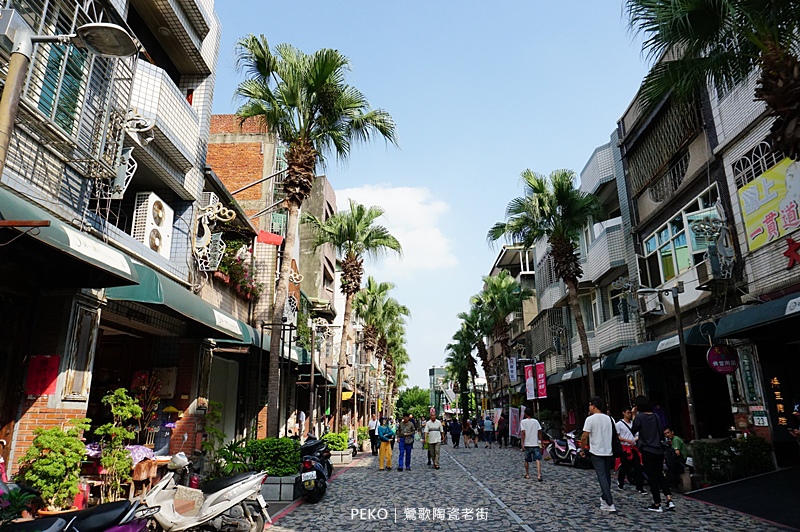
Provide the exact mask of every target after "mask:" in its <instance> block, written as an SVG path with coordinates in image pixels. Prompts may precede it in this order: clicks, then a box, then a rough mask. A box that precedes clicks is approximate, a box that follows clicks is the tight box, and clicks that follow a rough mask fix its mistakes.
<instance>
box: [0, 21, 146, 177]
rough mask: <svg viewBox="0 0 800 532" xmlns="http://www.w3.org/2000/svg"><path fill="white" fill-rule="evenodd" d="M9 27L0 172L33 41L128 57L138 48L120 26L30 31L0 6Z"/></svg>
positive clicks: (1, 111) (0, 101) (0, 113)
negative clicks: (59, 31) (10, 41)
mask: <svg viewBox="0 0 800 532" xmlns="http://www.w3.org/2000/svg"><path fill="white" fill-rule="evenodd" d="M0 20H3V21H4V22H5V24H6V25H7V27H8V28H9V31H11V30H16V31H15V34H14V44H13V47H12V49H11V59H10V61H9V63H8V75H7V76H6V84H5V87H3V94H2V97H0V175H2V173H3V169H4V168H5V165H6V159H7V158H8V146H9V144H10V143H11V135H12V134H13V133H14V121H15V120H16V118H17V113H18V111H19V99H20V95H21V94H22V86H23V83H24V82H25V74H26V71H27V70H28V65H29V64H30V61H31V56H32V55H33V45H34V44H35V43H57V44H74V45H75V46H77V47H78V48H83V49H85V50H88V51H90V52H92V53H93V54H95V55H99V56H101V57H112V58H120V57H130V56H132V55H134V54H136V53H137V52H138V51H139V46H138V45H137V44H136V42H134V40H133V37H131V35H130V34H129V33H128V32H127V31H125V29H124V28H122V27H121V26H117V25H116V24H109V23H106V22H93V23H90V24H84V25H83V26H80V27H78V28H77V29H76V30H75V33H73V34H68V35H33V32H32V31H31V29H30V27H28V25H27V23H26V22H25V21H24V20H22V18H21V17H20V16H19V15H18V14H17V12H16V11H15V10H13V9H3V10H0Z"/></svg>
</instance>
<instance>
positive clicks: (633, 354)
mask: <svg viewBox="0 0 800 532" xmlns="http://www.w3.org/2000/svg"><path fill="white" fill-rule="evenodd" d="M715 337H716V325H715V324H714V322H712V321H708V322H703V323H698V324H697V325H693V326H691V327H687V328H685V329H684V330H683V339H684V341H685V342H686V345H687V346H690V345H696V346H706V347H710V346H711V344H712V343H713V340H714V338H715ZM679 347H680V339H679V338H678V335H677V334H673V335H672V336H668V337H667V338H662V339H661V340H653V341H651V342H644V343H642V344H636V345H631V346H628V347H626V348H624V349H623V350H622V351H620V353H619V356H618V357H617V364H618V365H637V364H639V361H641V360H644V359H646V358H650V357H653V356H655V355H658V354H660V353H667V352H669V351H672V350H673V349H678V348H679Z"/></svg>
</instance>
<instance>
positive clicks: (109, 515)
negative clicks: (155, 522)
mask: <svg viewBox="0 0 800 532" xmlns="http://www.w3.org/2000/svg"><path fill="white" fill-rule="evenodd" d="M158 511H159V507H158V506H151V507H147V506H142V505H141V503H140V502H139V501H134V502H130V501H114V502H109V503H106V504H100V505H97V506H95V507H94V508H89V509H88V510H79V511H77V512H67V513H64V514H61V515H60V516H58V517H45V518H43V519H34V520H32V521H21V522H16V523H11V524H9V525H7V526H6V527H5V528H4V529H3V531H4V532H5V531H10V532H17V531H20V532H21V531H26V530H42V531H45V530H46V531H48V532H143V531H144V530H147V520H148V519H149V518H150V517H152V516H153V515H155V514H156V513H158Z"/></svg>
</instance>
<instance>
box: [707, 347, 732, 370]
mask: <svg viewBox="0 0 800 532" xmlns="http://www.w3.org/2000/svg"><path fill="white" fill-rule="evenodd" d="M706 359H707V360H708V366H709V367H710V368H711V369H713V370H714V371H716V372H717V373H720V374H722V375H727V374H729V373H734V372H735V371H736V370H737V369H738V368H739V353H737V352H736V349H734V348H733V347H731V346H729V345H725V344H720V345H712V346H711V347H710V348H709V349H708V353H707V354H706Z"/></svg>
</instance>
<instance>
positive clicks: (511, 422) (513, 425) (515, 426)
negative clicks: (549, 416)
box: [508, 407, 524, 438]
mask: <svg viewBox="0 0 800 532" xmlns="http://www.w3.org/2000/svg"><path fill="white" fill-rule="evenodd" d="M523 408H524V407H523ZM520 410H521V408H509V409H508V429H509V430H508V432H509V434H510V435H511V437H512V438H519V413H520Z"/></svg>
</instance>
